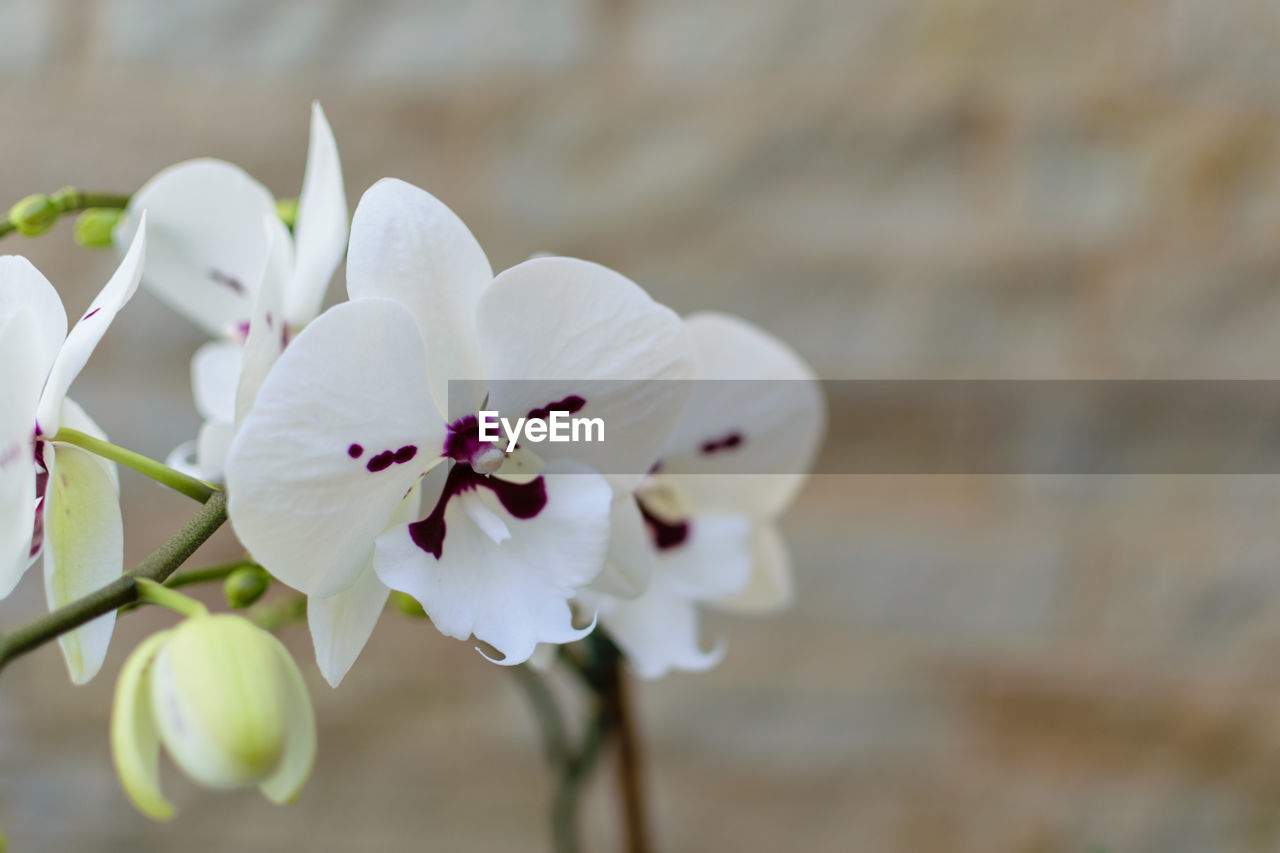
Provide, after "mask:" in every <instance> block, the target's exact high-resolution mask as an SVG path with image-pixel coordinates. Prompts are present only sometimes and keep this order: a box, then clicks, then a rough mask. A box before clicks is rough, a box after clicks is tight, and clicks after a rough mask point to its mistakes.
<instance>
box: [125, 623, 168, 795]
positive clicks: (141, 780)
mask: <svg viewBox="0 0 1280 853" xmlns="http://www.w3.org/2000/svg"><path fill="white" fill-rule="evenodd" d="M170 633H171V632H169V631H161V632H160V633H158V634H152V635H151V636H150V637H148V638H147V639H145V640H143V641H142V642H141V643H140V644H139V645H138V647H137V648H136V649H134V650H133V652H132V653H131V654H130V655H129V657H128V659H127V660H125V662H124V666H123V667H121V668H120V678H119V680H117V681H116V693H115V699H114V700H113V702H112V706H111V757H112V759H113V760H114V762H115V765H116V773H117V775H118V776H119V777H120V784H121V785H123V786H124V790H125V793H126V794H128V795H129V799H130V800H131V801H132V802H133V804H134V805H135V806H137V808H138V810H139V811H141V812H142V813H143V814H145V815H146V816H147V817H149V818H152V819H153V820H168V819H169V818H171V817H173V815H174V808H173V805H172V804H171V803H170V802H169V801H168V800H166V799H165V797H164V794H163V793H161V791H160V733H159V731H158V729H157V728H156V721H155V717H154V716H153V715H152V713H151V662H152V660H153V659H154V658H155V655H156V653H157V652H158V651H159V650H160V648H161V647H162V646H164V644H165V643H166V642H167V641H168V639H169V636H170Z"/></svg>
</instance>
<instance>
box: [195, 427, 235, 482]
mask: <svg viewBox="0 0 1280 853" xmlns="http://www.w3.org/2000/svg"><path fill="white" fill-rule="evenodd" d="M235 437H236V428H235V426H234V425H232V424H230V423H225V422H223V421H205V422H204V423H203V424H201V425H200V432H199V434H198V435H197V436H196V462H197V467H196V471H197V473H196V474H195V475H194V476H196V477H198V478H199V479H201V480H204V481H205V482H208V483H221V482H223V481H224V480H226V478H227V454H228V453H230V452H231V442H232V441H234V440H235Z"/></svg>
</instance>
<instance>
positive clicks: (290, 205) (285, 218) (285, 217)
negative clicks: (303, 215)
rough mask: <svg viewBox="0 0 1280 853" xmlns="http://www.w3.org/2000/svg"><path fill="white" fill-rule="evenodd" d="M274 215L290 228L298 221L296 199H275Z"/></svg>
mask: <svg viewBox="0 0 1280 853" xmlns="http://www.w3.org/2000/svg"><path fill="white" fill-rule="evenodd" d="M276 216H278V217H280V221H281V222H283V223H284V224H285V225H288V226H289V227H290V228H292V227H293V226H294V225H296V224H297V222H298V200H297V199H296V198H281V199H277V200H276Z"/></svg>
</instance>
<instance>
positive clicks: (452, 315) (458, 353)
mask: <svg viewBox="0 0 1280 853" xmlns="http://www.w3.org/2000/svg"><path fill="white" fill-rule="evenodd" d="M492 279H493V268H492V267H490V266H489V259H488V258H487V257H485V254H484V250H482V249H481V248H480V244H479V243H477V242H476V238H475V237H473V236H472V234H471V232H470V231H469V230H468V229H467V226H466V225H464V224H463V223H462V220H461V219H459V218H458V216H457V214H455V213H454V212H453V211H452V210H450V209H449V208H448V207H446V206H445V205H444V203H443V202H441V201H440V200H439V199H437V198H436V197H435V196H433V195H431V194H430V193H428V192H426V191H425V190H422V189H419V188H418V187H415V186H413V185H411V184H407V183H405V182H404V181H400V180H396V179H395V178H383V179H382V180H380V181H378V182H377V183H376V184H374V185H373V186H372V187H370V188H369V189H368V190H367V191H366V192H365V194H364V196H363V197H362V198H361V199H360V203H359V204H358V205H356V212H355V216H354V218H353V219H352V222H351V245H350V248H349V249H348V251H347V293H348V294H349V295H350V297H351V298H352V299H353V300H358V299H364V298H367V297H384V298H387V299H394V300H396V301H398V302H400V303H401V304H403V305H404V306H405V307H406V308H408V309H409V311H410V312H412V313H413V315H414V317H415V319H416V320H417V322H418V326H419V328H420V329H421V330H422V337H423V341H424V342H425V344H426V348H427V350H426V354H427V363H428V368H427V370H428V375H429V377H430V380H429V387H430V390H431V396H432V397H433V398H434V399H435V402H436V407H437V408H438V409H439V410H440V411H441V412H443V413H445V414H447V415H448V419H449V420H450V421H452V420H454V419H455V418H457V417H460V416H462V415H464V414H473V413H474V411H475V407H476V406H478V405H479V403H480V400H479V399H475V400H464V399H462V397H463V395H460V394H458V393H457V389H455V397H457V398H458V399H455V400H454V401H452V402H453V403H454V410H453V411H450V400H449V380H450V379H483V378H484V377H485V374H484V369H483V367H482V362H481V358H480V351H479V343H478V341H477V340H476V338H475V332H474V330H475V316H476V305H477V303H478V301H479V299H480V297H481V295H482V294H483V293H484V292H485V290H486V289H487V288H488V287H489V284H490V281H491V280H492Z"/></svg>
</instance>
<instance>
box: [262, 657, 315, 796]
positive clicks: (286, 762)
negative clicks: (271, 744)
mask: <svg viewBox="0 0 1280 853" xmlns="http://www.w3.org/2000/svg"><path fill="white" fill-rule="evenodd" d="M267 639H269V640H270V641H271V642H272V644H273V645H274V647H275V650H276V653H277V654H278V655H279V656H280V668H281V669H282V670H283V673H282V674H283V676H284V684H283V685H281V686H282V688H283V691H284V697H283V698H284V717H285V744H284V755H283V757H282V758H281V760H280V766H279V768H277V769H276V771H275V773H273V774H272V775H271V776H269V777H268V778H267V779H266V781H264V782H263V783H262V784H261V785H259V786H258V788H259V789H260V790H261V791H262V793H263V794H264V795H265V796H266V797H267V799H269V800H271V801H272V802H273V803H281V804H283V803H291V802H293V801H294V800H296V799H297V798H298V795H299V794H300V793H302V786H303V785H305V784H306V783H307V779H308V777H310V776H311V769H312V767H314V766H315V762H316V715H315V710H314V709H313V708H312V707H311V697H310V696H309V695H308V694H307V685H306V682H304V681H303V680H302V673H301V672H299V671H298V665H297V664H296V663H294V661H293V657H292V656H291V655H290V654H289V650H288V649H286V648H285V647H284V645H283V644H282V643H281V642H280V641H279V640H277V639H276V638H275V637H272V636H270V635H268V637H267Z"/></svg>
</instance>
